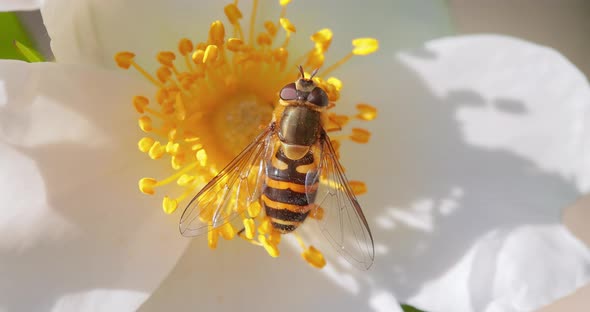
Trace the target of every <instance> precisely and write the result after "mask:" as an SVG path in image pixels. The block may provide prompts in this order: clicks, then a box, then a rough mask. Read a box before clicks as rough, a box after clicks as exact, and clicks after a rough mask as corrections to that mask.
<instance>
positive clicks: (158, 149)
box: [148, 141, 166, 159]
mask: <svg viewBox="0 0 590 312" xmlns="http://www.w3.org/2000/svg"><path fill="white" fill-rule="evenodd" d="M165 152H166V148H165V147H164V146H162V144H161V143H160V142H158V141H156V142H154V144H153V145H152V146H151V147H150V150H149V151H148V155H149V156H150V158H151V159H159V158H161V157H162V156H163V155H164V153H165Z"/></svg>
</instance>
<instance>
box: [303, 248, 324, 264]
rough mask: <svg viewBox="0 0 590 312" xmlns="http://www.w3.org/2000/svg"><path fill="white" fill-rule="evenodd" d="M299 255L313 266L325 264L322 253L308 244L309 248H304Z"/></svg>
mask: <svg viewBox="0 0 590 312" xmlns="http://www.w3.org/2000/svg"><path fill="white" fill-rule="evenodd" d="M301 256H302V257H303V259H304V260H305V261H307V263H309V264H311V265H312V266H313V267H315V268H318V269H321V268H323V267H324V266H326V259H324V255H323V254H322V253H321V252H320V251H319V250H317V249H316V248H315V247H313V246H309V248H308V249H307V250H305V251H304V252H303V253H302V254H301Z"/></svg>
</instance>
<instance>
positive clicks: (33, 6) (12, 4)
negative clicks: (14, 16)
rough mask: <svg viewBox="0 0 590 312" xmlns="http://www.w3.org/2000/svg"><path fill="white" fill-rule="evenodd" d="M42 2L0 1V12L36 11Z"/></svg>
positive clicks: (33, 0) (23, 0)
mask: <svg viewBox="0 0 590 312" xmlns="http://www.w3.org/2000/svg"><path fill="white" fill-rule="evenodd" d="M42 2H43V0H0V12H2V11H4V12H6V11H31V10H38V9H39V8H40V7H41V4H42Z"/></svg>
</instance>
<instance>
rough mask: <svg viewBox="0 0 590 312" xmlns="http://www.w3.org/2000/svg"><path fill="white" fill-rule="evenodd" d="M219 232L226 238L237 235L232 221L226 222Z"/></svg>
mask: <svg viewBox="0 0 590 312" xmlns="http://www.w3.org/2000/svg"><path fill="white" fill-rule="evenodd" d="M219 232H220V234H221V237H223V239H226V240H230V239H233V238H234V237H235V236H236V229H234V227H233V226H232V225H231V223H229V222H228V223H226V224H224V225H222V226H221V227H220V228H219Z"/></svg>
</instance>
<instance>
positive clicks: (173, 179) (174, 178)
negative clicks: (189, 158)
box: [156, 161, 199, 186]
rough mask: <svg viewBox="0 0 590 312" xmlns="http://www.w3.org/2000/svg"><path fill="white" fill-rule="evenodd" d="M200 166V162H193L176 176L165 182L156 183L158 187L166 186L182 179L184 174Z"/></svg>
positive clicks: (168, 178)
mask: <svg viewBox="0 0 590 312" xmlns="http://www.w3.org/2000/svg"><path fill="white" fill-rule="evenodd" d="M198 164H199V162H197V161H195V162H192V163H190V164H188V165H186V166H185V167H184V168H182V169H181V170H178V171H177V172H176V173H175V174H173V175H171V176H169V177H167V178H166V179H164V180H161V181H158V182H157V183H156V186H161V185H165V184H168V183H171V182H174V181H176V180H177V179H178V178H180V176H182V175H183V174H185V173H187V172H189V171H190V170H192V169H194V168H195V167H197V165H198Z"/></svg>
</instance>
